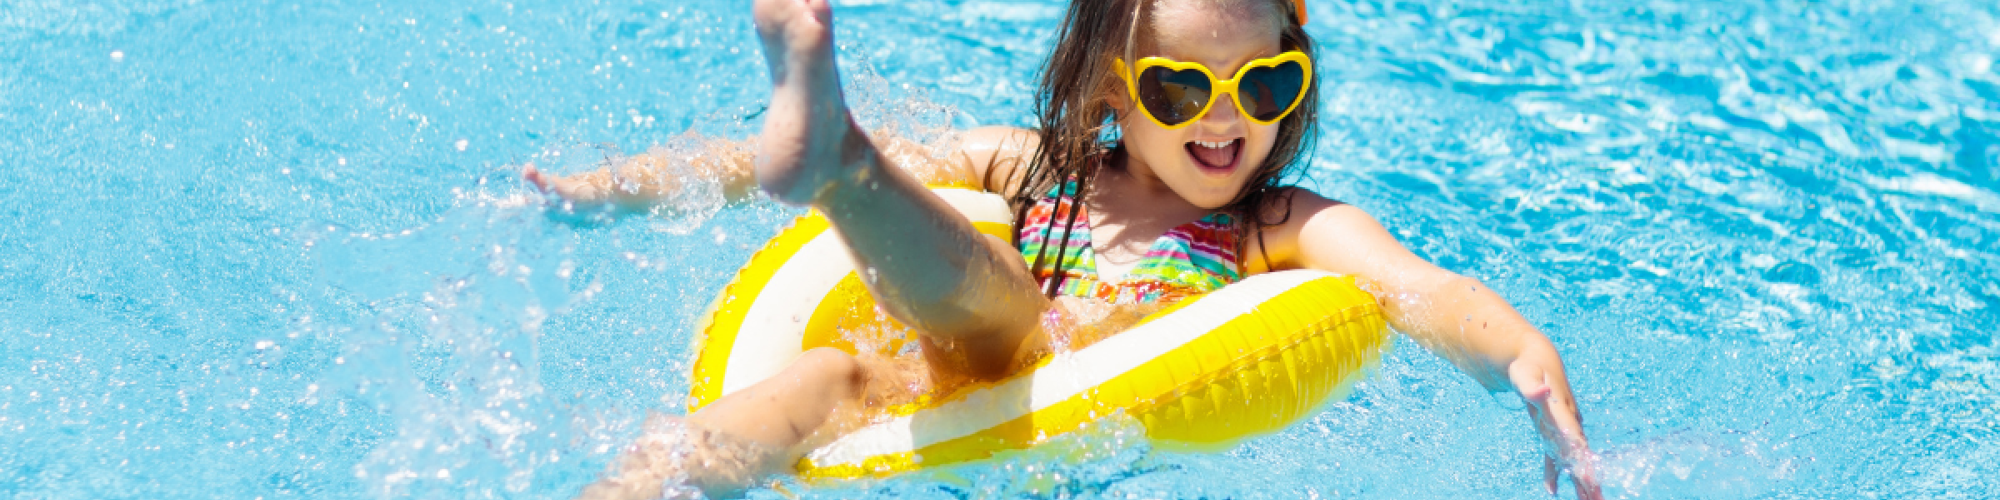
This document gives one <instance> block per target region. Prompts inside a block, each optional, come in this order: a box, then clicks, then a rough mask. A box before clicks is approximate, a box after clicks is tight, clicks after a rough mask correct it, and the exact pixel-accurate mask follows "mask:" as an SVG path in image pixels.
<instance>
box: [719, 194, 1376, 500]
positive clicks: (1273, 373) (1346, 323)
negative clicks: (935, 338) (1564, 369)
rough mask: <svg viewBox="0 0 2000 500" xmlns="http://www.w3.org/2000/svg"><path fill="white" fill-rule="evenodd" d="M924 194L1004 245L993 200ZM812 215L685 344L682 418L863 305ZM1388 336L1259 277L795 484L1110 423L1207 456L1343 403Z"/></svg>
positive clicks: (806, 461) (1304, 277) (788, 356)
mask: <svg viewBox="0 0 2000 500" xmlns="http://www.w3.org/2000/svg"><path fill="white" fill-rule="evenodd" d="M933 192H936V193H938V194H939V195H940V196H942V197H944V198H945V200H946V201H947V202H949V203H951V204H952V206H954V207H956V208H958V209H959V210H960V211H961V212H963V213H965V214H966V215H967V217H968V218H970V219H971V220H972V221H973V223H974V226H975V227H978V228H979V230H980V232H983V233H986V234H991V235H994V236H997V237H1001V238H1008V233H1009V232H1011V230H1012V227H1011V225H1010V224H1009V222H1008V221H1009V218H1010V216H1011V212H1010V211H1009V210H1008V209H1007V205H1006V202H1005V201H1004V200H1003V199H1001V198H1000V197H999V196H997V195H993V194H990V193H982V192H978V191H973V190H966V189H950V188H945V189H934V190H933ZM827 229H828V226H827V223H826V221H825V219H823V218H821V217H819V216H818V215H816V214H809V215H807V216H804V217H801V218H799V220H798V221H796V222H794V223H793V225H792V227H791V228H789V229H786V230H785V231H783V232H782V233H780V234H779V235H778V237H776V238H774V239H772V240H771V242H770V243H768V244H766V245H765V247H764V249H763V250H760V251H758V252H757V254H756V255H754V256H752V257H751V259H750V263H749V264H748V265H746V266H744V268H743V270H742V271H740V272H739V273H738V274H737V277H736V280H735V281H733V282H731V283H730V284H729V285H728V286H727V287H725V288H724V289H723V292H722V295H721V297H720V298H719V299H718V300H717V301H716V303H715V305H714V306H713V308H712V309H711V310H710V311H709V313H708V314H707V315H706V316H705V317H704V318H703V321H702V324H701V326H700V328H699V330H698V331H697V332H696V346H695V349H696V350H695V352H696V353H697V358H696V360H695V363H694V373H693V375H692V377H691V378H690V383H691V385H692V390H691V391H690V394H689V402H688V409H689V411H694V410H697V409H700V408H701V407H702V406H705V405H707V404H708V403H711V402H714V401H715V400H716V399H717V398H720V397H722V395H724V394H728V393H731V392H735V391H736V390H740V389H742V388H744V387H747V386H749V385H750V384H754V383H756V382H757V381H760V380H763V379H765V378H768V377H770V376H771V375H773V374H776V373H777V372H778V371H779V370H781V369H783V368H784V366H785V365H786V364H788V363H790V362H791V360H793V359H795V358H796V357H798V355H799V354H801V353H803V352H805V351H806V350H809V349H813V348H817V347H822V346H834V347H840V348H842V349H843V350H847V351H848V352H854V346H853V345H852V344H844V343H843V342H842V341H841V340H840V339H841V335H840V329H841V327H842V325H853V324H856V322H858V321H872V318H874V317H876V316H877V315H876V313H875V312H874V302H873V300H872V299H871V298H870V297H869V296H868V292H867V290H866V289H864V288H862V285H861V282H860V278H859V277H857V276H856V274H855V272H854V266H853V261H852V258H851V257H849V256H848V253H847V250H846V248H845V247H844V246H842V244H841V242H840V240H839V237H838V236H837V235H836V234H835V233H834V232H833V231H828V230H827ZM1388 344H1389V342H1388V329H1387V328H1386V326H1385V325H1384V320H1383V315H1382V311H1381V308H1380V307H1379V306H1378V305H1377V304H1376V302H1375V299H1374V297H1373V296H1370V295H1369V294H1368V293H1367V292H1364V291H1362V290H1361V289H1360V288H1358V287H1356V286H1355V284H1354V282H1353V280H1352V279H1351V278H1346V277H1341V276H1336V275H1333V274H1329V273H1325V272H1319V271H1280V272H1273V273H1265V274H1260V275H1256V276H1252V277H1249V278H1246V279H1244V280H1242V281H1239V282H1237V283H1233V284H1230V285H1229V286H1226V287H1223V288H1222V289H1221V290H1217V291H1215V292H1213V293H1209V294H1206V295H1201V296H1197V297H1193V298H1189V299H1186V300H1183V301H1181V302H1180V303H1178V304H1175V305H1174V306H1172V307H1169V308H1167V309H1165V310H1162V311H1160V312H1158V313H1154V314H1153V315H1151V316H1148V317H1147V318H1146V319H1144V320H1142V321H1141V322H1140V323H1139V324H1138V325H1137V326H1134V327H1132V328H1131V329H1129V330H1126V331H1124V332H1121V333H1118V334H1116V335H1113V336H1111V337H1110V338H1107V339H1105V340H1102V341H1099V342H1097V343H1095V344H1091V345H1089V346H1087V347H1085V348H1082V349H1078V350H1074V351H1069V352H1062V353H1058V354H1056V355H1053V356H1051V357H1049V358H1046V359H1044V360H1042V361H1041V362H1040V363H1038V364H1036V365H1035V366H1033V367H1030V368H1029V369H1027V370H1024V371H1023V372H1022V373H1020V374H1017V375H1015V376H1014V377H1011V378H1008V379H1005V380H1001V381H999V382H996V383H993V384H987V385H979V386H974V387H969V388H965V389H962V390H959V391H956V392H954V393H952V394H949V395H945V396H944V397H939V398H936V399H932V400H926V401H924V402H922V403H920V404H918V405H910V406H906V407H898V408H897V409H894V410H892V415H889V416H887V418H885V419H882V420H879V421H877V422H875V423H874V424H872V425H869V426H867V427H864V428H862V429H860V430H858V431H856V432H852V433H849V434H847V435H845V436H842V437H840V438H837V439H835V440H834V441H833V442H831V443H829V444H827V445H825V446H822V447H820V448H819V449H817V450H813V451H812V452H810V453H807V454H806V456H805V457H804V458H803V459H801V460H800V461H799V463H798V464H797V470H798V472H799V474H800V475H801V476H804V477H808V478H822V477H860V476H875V475H886V474H893V473H898V472H904V471H909V470H914V469H917V468H920V467H929V466H939V465H947V464H952V463H959V462H965V461H972V460H980V459H985V458H989V457H992V456H993V455H995V454H997V453H1001V452H1005V451H1009V450H1019V449H1024V448H1028V447H1032V446H1034V445H1036V444H1038V443H1041V442H1044V441H1047V440H1049V439H1052V438H1054V437H1057V436H1060V435H1062V434H1065V433H1068V432H1071V431H1075V430H1077V429H1079V428H1082V427H1083V426H1085V425H1087V424H1089V423H1091V422H1093V421H1096V420H1098V419H1099V418H1102V417H1103V416H1106V415H1110V414H1113V413H1123V414H1125V415H1127V416H1130V417H1134V418H1136V419H1137V420H1138V421H1139V422H1140V423H1142V424H1143V425H1144V426H1145V428H1146V434H1147V436H1148V438H1149V439H1150V440H1151V441H1152V442H1153V443H1154V444H1155V445H1156V446H1159V447H1163V448H1166V449H1171V450H1216V449H1222V448H1226V447H1228V446H1230V445H1232V444H1234V443H1235V442H1237V441H1238V440H1241V439H1243V438H1245V437H1250V436H1254V435H1258V434H1262V433H1268V432H1273V431H1277V430H1280V429H1282V428H1284V426H1286V425H1288V424H1290V423H1291V422H1292V421H1294V420H1297V419H1298V418H1300V417H1302V416H1305V415H1307V414H1309V413H1310V412H1312V411H1315V410H1316V409H1318V407H1319V406H1320V404H1321V403H1323V402H1324V401H1326V400H1327V398H1330V397H1344V396H1345V395H1346V393H1347V391H1348V390H1349V389H1351V388H1352V387H1353V384H1354V382H1355V381H1356V380H1358V379H1359V378H1360V375H1361V374H1362V373H1363V372H1364V371H1365V368H1366V367H1367V366H1368V365H1371V364H1373V363H1375V362H1377V361H1379V360H1380V359H1381V354H1382V351H1383V350H1384V349H1386V348H1387V346H1388Z"/></svg>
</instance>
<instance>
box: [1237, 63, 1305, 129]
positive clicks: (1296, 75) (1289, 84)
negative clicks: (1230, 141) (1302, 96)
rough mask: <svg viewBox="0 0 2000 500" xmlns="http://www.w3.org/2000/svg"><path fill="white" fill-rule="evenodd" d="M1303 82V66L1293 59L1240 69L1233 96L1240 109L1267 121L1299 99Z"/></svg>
mask: <svg viewBox="0 0 2000 500" xmlns="http://www.w3.org/2000/svg"><path fill="white" fill-rule="evenodd" d="M1305 85H1306V69H1305V66H1302V65H1300V64H1299V63H1297V62H1292V61H1286V62H1283V63H1279V64H1277V65H1275V66H1260V67H1256V68H1251V69H1250V71H1246V72H1244V73H1243V81H1242V82H1240V83H1239V85H1238V87H1237V93H1238V94H1240V95H1238V96H1236V99H1237V100H1238V101H1240V102H1242V103H1243V112H1245V113H1249V114H1250V116H1251V117H1252V118H1256V119H1257V121H1260V122H1268V121H1271V120H1276V119H1278V118H1279V117H1282V116H1285V110H1286V109H1288V108H1291V107H1292V103H1293V102H1295V101H1298V100H1299V93H1300V91H1301V89H1303V88H1305Z"/></svg>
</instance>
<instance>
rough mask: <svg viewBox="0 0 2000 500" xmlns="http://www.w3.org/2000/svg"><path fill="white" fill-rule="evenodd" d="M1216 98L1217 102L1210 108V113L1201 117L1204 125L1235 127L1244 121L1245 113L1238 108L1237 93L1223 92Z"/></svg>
mask: <svg viewBox="0 0 2000 500" xmlns="http://www.w3.org/2000/svg"><path fill="white" fill-rule="evenodd" d="M1215 99H1216V101H1215V104H1213V105H1210V106H1209V108H1208V114H1206V115H1202V117H1201V121H1202V124H1203V125H1206V126H1209V128H1211V129H1213V128H1219V127H1234V126H1236V125H1238V124H1241V123H1242V122H1243V120H1242V119H1241V118H1243V113H1241V112H1239V111H1237V110H1236V94H1222V95H1219V96H1215Z"/></svg>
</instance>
